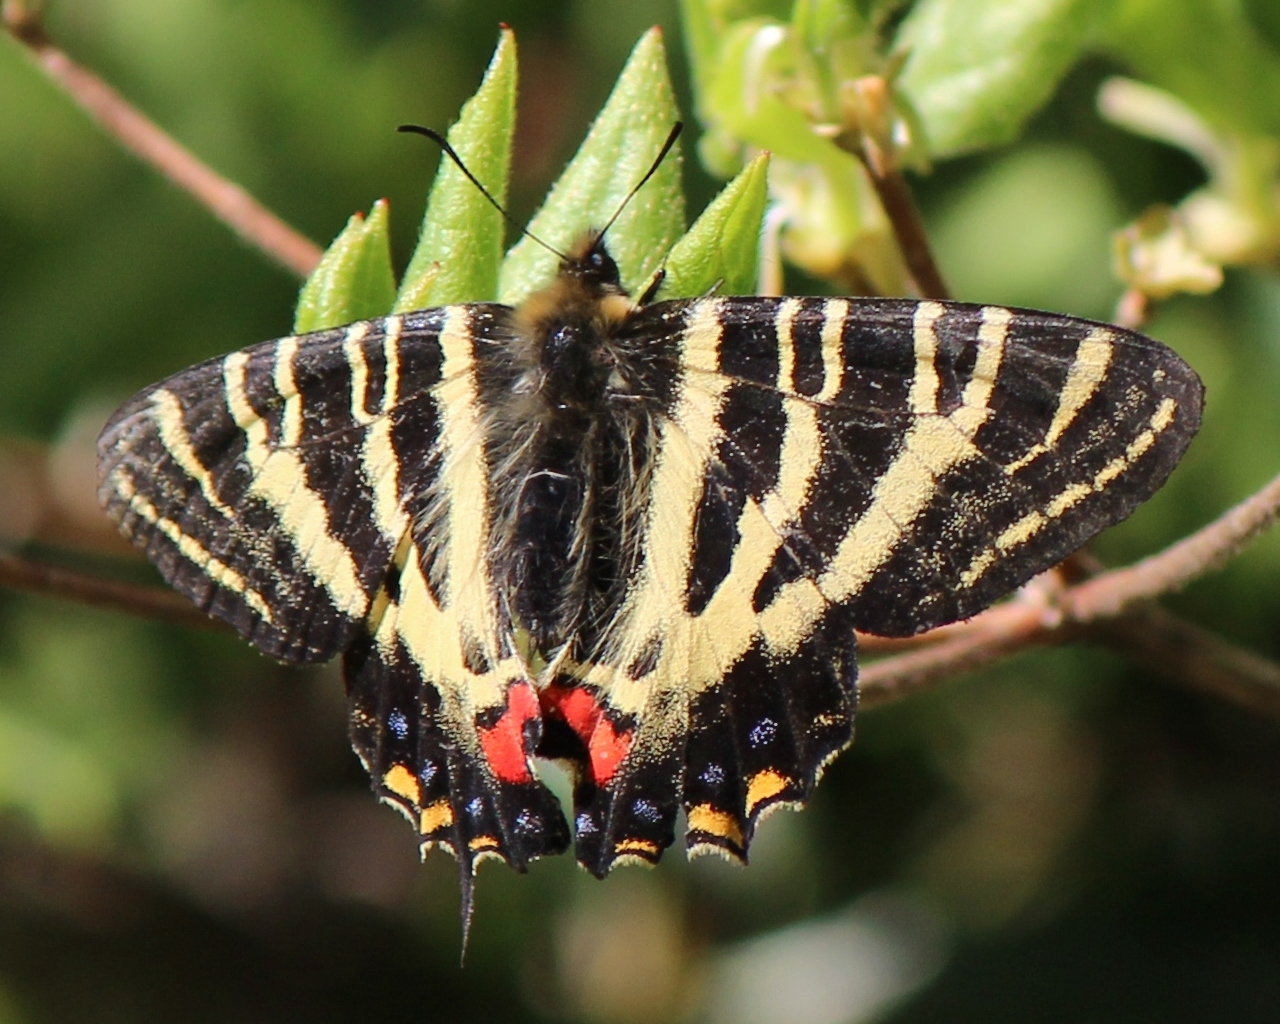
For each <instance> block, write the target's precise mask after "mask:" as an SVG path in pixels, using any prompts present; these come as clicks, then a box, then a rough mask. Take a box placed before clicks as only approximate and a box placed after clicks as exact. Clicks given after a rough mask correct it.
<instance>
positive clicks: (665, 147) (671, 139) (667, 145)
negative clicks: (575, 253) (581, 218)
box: [596, 121, 684, 241]
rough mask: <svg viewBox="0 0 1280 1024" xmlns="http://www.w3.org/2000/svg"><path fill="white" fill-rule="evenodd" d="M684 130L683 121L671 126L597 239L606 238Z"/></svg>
mask: <svg viewBox="0 0 1280 1024" xmlns="http://www.w3.org/2000/svg"><path fill="white" fill-rule="evenodd" d="M682 131H684V122H683V121H677V122H676V123H675V124H673V125H672V126H671V131H670V133H669V134H668V135H667V141H666V142H664V143H663V144H662V148H661V149H660V150H658V155H657V156H656V157H654V160H653V163H652V164H650V166H649V169H648V170H647V171H645V172H644V177H643V178H641V179H640V180H639V181H638V182H636V185H635V187H634V188H633V189H632V190H631V191H630V192H628V193H627V198H626V199H624V200H622V202H621V203H619V204H618V208H617V210H615V211H614V213H613V216H612V217H610V218H609V223H608V224H606V225H605V226H604V227H602V228H601V229H600V234H599V235H597V236H596V240H597V241H599V240H600V239H602V238H604V234H605V232H606V231H608V230H609V229H610V228H611V227H613V222H614V221H615V220H617V219H618V217H619V216H620V215H621V214H622V211H623V210H625V209H626V208H627V203H629V202H631V200H632V199H634V198H635V195H636V193H637V192H639V191H640V190H641V189H642V188H644V186H645V183H646V182H647V181H648V180H649V179H650V178H652V177H653V175H654V173H655V172H656V171H657V170H658V168H659V167H661V166H662V161H663V160H665V159H666V157H667V154H668V153H670V152H671V147H672V146H674V145H675V144H676V139H678V138H680V133H681V132H682Z"/></svg>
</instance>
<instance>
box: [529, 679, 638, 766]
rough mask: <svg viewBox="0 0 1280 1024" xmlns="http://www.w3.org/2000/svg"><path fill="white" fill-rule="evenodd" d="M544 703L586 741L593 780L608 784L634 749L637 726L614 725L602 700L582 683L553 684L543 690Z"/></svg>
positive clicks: (550, 715) (549, 711)
mask: <svg viewBox="0 0 1280 1024" xmlns="http://www.w3.org/2000/svg"><path fill="white" fill-rule="evenodd" d="M542 706H543V710H544V711H545V712H546V714H547V716H548V717H550V718H558V719H560V720H561V721H562V722H564V723H565V724H566V725H567V726H568V727H569V728H570V729H571V730H572V731H573V732H574V734H575V735H576V736H577V737H578V739H580V740H581V741H582V745H583V747H585V748H586V751H587V761H588V764H589V766H590V768H591V780H592V781H593V782H594V783H595V784H596V785H597V786H605V785H607V784H608V783H609V780H610V779H612V778H613V776H614V773H616V772H617V770H618V765H620V764H621V763H622V761H623V759H624V758H626V756H627V754H628V753H629V752H630V751H631V743H632V740H634V739H635V730H634V729H624V728H619V727H618V726H616V725H614V723H613V722H612V721H610V720H609V716H608V715H607V714H606V713H605V709H604V707H603V705H602V704H601V703H600V701H599V700H598V699H597V698H596V697H595V696H594V695H593V694H592V693H591V692H590V691H589V690H586V689H584V688H582V687H578V686H559V685H552V686H549V687H547V688H546V689H545V690H543V691H542Z"/></svg>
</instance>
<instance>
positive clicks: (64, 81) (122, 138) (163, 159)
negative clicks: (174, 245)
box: [0, 0, 322, 277]
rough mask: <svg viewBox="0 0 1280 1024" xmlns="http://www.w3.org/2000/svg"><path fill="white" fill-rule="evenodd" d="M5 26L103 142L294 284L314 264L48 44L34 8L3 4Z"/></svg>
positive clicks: (271, 222)
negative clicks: (184, 196) (152, 173)
mask: <svg viewBox="0 0 1280 1024" xmlns="http://www.w3.org/2000/svg"><path fill="white" fill-rule="evenodd" d="M0 16H2V18H3V22H4V27H5V29H6V31H8V33H9V35H10V36H12V37H13V38H14V39H16V40H17V41H18V42H19V43H21V44H22V45H23V46H24V47H25V48H26V50H27V51H28V53H30V55H31V57H32V59H33V60H34V62H35V63H36V65H37V66H38V67H39V68H40V69H41V70H42V71H44V73H45V74H46V75H48V76H49V78H50V79H51V80H52V81H53V82H54V83H55V84H57V85H58V86H60V87H61V88H62V89H63V90H64V91H65V92H66V93H67V95H68V96H70V97H71V99H72V100H74V101H75V103H76V104H77V105H78V106H79V107H80V108H81V109H82V110H83V111H84V112H85V113H86V114H88V115H89V117H91V118H92V119H93V120H94V121H96V122H97V124H98V125H99V127H101V128H102V129H103V130H104V131H105V132H106V133H107V134H108V135H110V136H111V137H112V138H114V139H115V140H116V141H117V142H118V143H119V144H120V145H121V146H123V147H124V148H125V149H127V150H129V151H130V152H132V153H133V154H134V155H135V156H137V157H138V158H139V159H140V160H142V161H143V163H146V164H148V165H150V166H151V167H153V168H154V169H155V170H157V171H159V172H160V173H161V174H163V175H164V176H165V177H166V178H168V179H169V180H170V181H171V182H173V183H174V184H175V185H177V186H178V188H180V189H182V190H183V191H185V192H187V193H188V194H190V195H191V196H192V197H193V198H194V199H195V200H196V201H197V202H199V203H201V204H203V205H204V206H205V207H206V208H207V209H208V210H209V211H210V212H211V213H212V214H213V215H214V216H215V217H217V218H218V219H219V220H221V221H222V222H223V223H224V224H226V225H227V226H228V227H230V228H231V230H233V231H234V232H235V233H236V234H237V235H239V236H240V237H241V238H242V239H243V240H244V241H245V242H247V243H248V244H249V245H252V246H254V247H255V248H257V249H259V250H260V251H261V252H263V253H265V254H266V255H267V256H269V257H271V258H272V259H273V260H275V261H276V262H277V263H280V264H281V265H283V266H284V267H285V268H287V269H288V270H290V271H292V272H293V273H295V274H297V275H298V276H299V277H306V276H307V275H308V274H310V273H311V271H312V270H314V269H315V266H316V264H317V263H319V262H320V256H321V251H322V250H321V249H320V247H319V246H318V245H316V244H315V243H314V242H312V241H311V240H310V239H309V238H306V237H305V236H303V235H301V234H299V233H298V232H297V231H295V230H294V229H293V228H291V227H290V226H289V225H288V224H286V223H285V222H284V221H282V220H280V219H279V218H278V217H277V216H276V215H275V214H273V213H272V212H271V211H270V210H268V209H267V208H266V207H265V206H263V205H261V204H260V203H259V202H258V201H257V200H256V199H254V198H253V197H252V196H251V195H249V193H248V192H246V191H245V190H244V189H242V188H241V187H240V186H239V185H237V184H235V183H234V182H232V181H228V180H227V179H226V178H224V177H222V176H221V175H220V174H218V173H216V172H215V171H213V170H212V169H211V168H210V167H208V166H207V165H206V164H204V163H203V162H201V161H200V159H199V158H197V157H196V156H195V155H194V154H193V153H192V152H191V151H190V150H188V149H187V148H185V147H184V146H182V145H180V144H179V143H178V142H176V141H175V140H174V139H173V138H172V137H171V136H169V135H168V134H167V133H166V132H165V131H164V130H163V129H161V128H160V127H159V126H158V125H157V124H156V123H155V122H154V121H152V120H151V119H150V118H148V117H146V116H145V115H143V114H142V113H140V112H139V111H138V110H137V109H136V108H135V107H133V106H132V105H131V104H130V103H129V101H128V100H126V99H125V98H124V97H123V96H121V95H120V94H119V93H118V92H116V91H115V90H114V89H113V88H112V87H111V86H109V85H108V84H107V83H106V82H104V81H103V80H102V79H101V78H99V77H98V76H97V75H95V74H94V73H93V72H91V71H89V70H88V69H87V68H84V67H82V66H81V65H79V64H77V63H76V62H75V61H73V60H72V59H71V58H70V57H68V56H67V55H66V54H65V53H63V52H62V51H61V50H59V49H58V48H57V47H56V46H54V45H53V43H52V41H51V40H50V39H49V36H48V35H47V33H46V32H45V29H44V25H43V23H42V22H41V20H40V17H39V15H38V13H37V12H36V11H35V9H34V8H32V7H28V6H27V5H26V4H25V3H23V2H21V0H4V4H3V8H2V9H0Z"/></svg>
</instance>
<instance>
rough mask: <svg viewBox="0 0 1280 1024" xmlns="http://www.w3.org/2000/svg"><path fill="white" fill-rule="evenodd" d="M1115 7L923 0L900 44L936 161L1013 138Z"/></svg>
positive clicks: (1057, 0)
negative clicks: (1103, 17) (1102, 16)
mask: <svg viewBox="0 0 1280 1024" xmlns="http://www.w3.org/2000/svg"><path fill="white" fill-rule="evenodd" d="M1107 3H1108V0H921V2H920V3H919V4H917V5H916V6H915V8H913V9H912V11H911V14H910V15H909V16H908V18H907V20H906V21H905V22H904V23H903V25H902V28H901V30H900V31H899V33H898V38H897V41H896V44H895V46H896V48H897V49H899V50H904V51H906V52H907V53H908V54H909V56H908V57H907V61H906V64H905V65H904V67H903V70H902V74H901V76H900V77H899V78H898V80H897V87H898V91H899V93H900V94H901V95H902V96H904V97H905V98H906V99H907V100H908V101H909V102H910V103H911V104H912V106H914V108H915V110H916V112H917V113H918V114H919V117H920V123H921V124H922V126H923V128H924V131H925V134H926V136H927V143H928V147H929V153H930V155H931V156H934V157H940V156H954V155H956V154H958V153H964V152H968V151H971V150H975V149H982V148H985V147H988V146H995V145H999V144H1001V143H1005V142H1009V141H1011V140H1012V139H1013V138H1014V137H1015V136H1016V135H1017V133H1018V130H1019V129H1020V128H1021V127H1022V125H1023V123H1024V122H1025V121H1026V120H1027V118H1029V117H1030V116H1031V115H1032V114H1033V113H1035V112H1036V111H1037V110H1038V109H1039V108H1040V107H1041V106H1042V105H1043V104H1044V103H1045V102H1046V101H1047V100H1048V99H1049V97H1050V96H1052V95H1053V91H1054V89H1055V88H1056V87H1057V84H1058V82H1059V80H1060V79H1061V78H1062V76H1063V75H1064V74H1065V73H1066V71H1067V69H1068V68H1070V67H1071V65H1072V64H1073V63H1074V62H1075V60H1076V58H1077V57H1078V56H1079V55H1080V52H1081V50H1082V49H1083V48H1084V46H1085V45H1086V44H1087V43H1088V42H1089V41H1090V40H1091V38H1092V37H1093V35H1094V33H1095V31H1096V30H1097V28H1098V27H1099V25H1100V15H1101V14H1102V13H1103V12H1104V11H1105V10H1106V6H1107ZM1161 6H1162V7H1168V6H1174V5H1171V4H1168V3H1167V2H1164V3H1162V4H1161Z"/></svg>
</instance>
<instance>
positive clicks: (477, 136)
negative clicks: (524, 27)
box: [395, 28, 517, 312]
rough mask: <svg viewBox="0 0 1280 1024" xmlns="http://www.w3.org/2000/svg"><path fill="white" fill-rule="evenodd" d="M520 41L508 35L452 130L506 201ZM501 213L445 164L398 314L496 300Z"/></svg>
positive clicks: (460, 149) (452, 138) (458, 146)
mask: <svg viewBox="0 0 1280 1024" xmlns="http://www.w3.org/2000/svg"><path fill="white" fill-rule="evenodd" d="M516 73H517V61H516V40H515V35H514V33H512V31H511V30H510V29H507V28H504V29H503V30H502V34H501V36H500V37H499V39H498V47H497V49H496V50H495V51H494V54H493V59H492V60H491V61H490V62H489V68H488V70H487V71H486V72H485V75H484V80H483V81H482V82H481V83H480V88H479V89H477V90H476V94H475V95H474V96H472V97H471V99H469V100H468V101H467V102H466V103H465V104H464V105H463V107H462V112H461V114H460V115H459V117H458V120H457V123H455V124H454V126H453V127H452V128H450V129H449V136H448V137H449V143H450V145H452V146H453V148H454V149H455V150H456V151H457V153H458V156H460V157H461V158H462V161H463V163H465V164H466V165H467V167H468V168H469V169H470V170H471V173H472V174H474V175H475V176H476V177H477V178H478V179H479V180H480V181H481V182H483V183H484V186H485V188H487V189H488V190H489V192H490V193H491V194H492V195H493V197H494V198H495V199H497V200H498V202H500V203H505V202H506V197H507V179H508V177H509V175H510V171H511V138H512V134H513V132H514V129H515V116H516ZM502 233H503V219H502V214H500V213H499V212H498V211H497V210H495V209H494V208H493V206H492V205H490V203H489V201H488V200H487V199H485V197H484V196H483V195H481V194H480V191H479V189H477V188H476V187H475V185H473V184H472V183H471V182H470V181H468V180H467V178H466V176H465V175H464V174H463V173H462V171H460V170H459V169H458V168H457V166H456V165H455V164H454V163H453V161H452V160H449V159H447V158H444V157H442V158H441V160H440V168H439V170H438V171H437V172H436V180H435V183H434V184H433V185H432V186H431V195H430V197H429V198H428V200H427V212H426V216H425V217H424V218H423V220H422V232H421V234H420V235H419V236H418V246H417V248H416V249H415V250H414V252H413V257H412V258H411V259H410V260H409V267H408V269H407V270H406V271H405V275H404V281H403V282H402V283H401V285H400V294H399V296H398V297H397V298H396V303H395V309H396V311H397V312H403V311H404V310H409V309H426V308H429V307H432V306H446V305H450V304H451V303H455V302H482V301H485V300H492V299H493V298H494V297H495V296H496V295H497V291H498V266H499V263H500V262H501V259H502Z"/></svg>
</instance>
